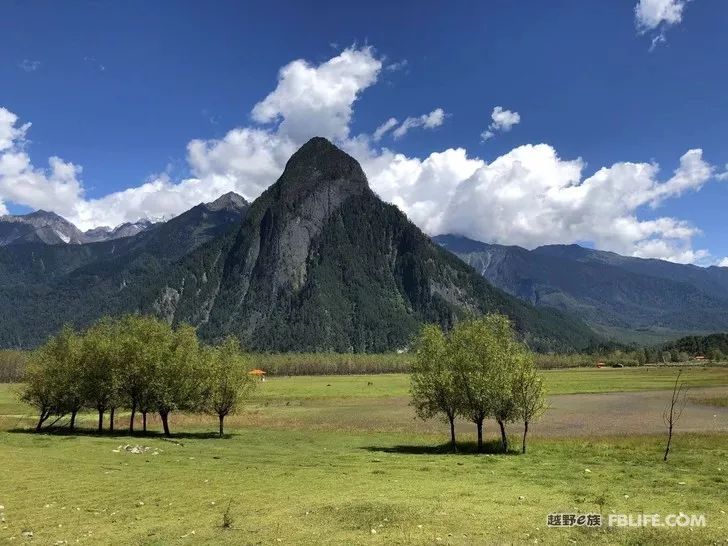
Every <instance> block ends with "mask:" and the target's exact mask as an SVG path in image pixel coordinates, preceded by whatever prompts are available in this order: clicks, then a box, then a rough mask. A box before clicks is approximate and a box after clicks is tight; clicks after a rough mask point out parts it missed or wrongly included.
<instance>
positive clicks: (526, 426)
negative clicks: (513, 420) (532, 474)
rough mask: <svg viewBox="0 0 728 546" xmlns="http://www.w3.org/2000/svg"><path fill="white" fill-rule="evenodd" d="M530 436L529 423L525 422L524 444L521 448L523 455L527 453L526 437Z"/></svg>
mask: <svg viewBox="0 0 728 546" xmlns="http://www.w3.org/2000/svg"><path fill="white" fill-rule="evenodd" d="M527 434H528V421H524V422H523V444H522V446H521V453H526V435H527Z"/></svg>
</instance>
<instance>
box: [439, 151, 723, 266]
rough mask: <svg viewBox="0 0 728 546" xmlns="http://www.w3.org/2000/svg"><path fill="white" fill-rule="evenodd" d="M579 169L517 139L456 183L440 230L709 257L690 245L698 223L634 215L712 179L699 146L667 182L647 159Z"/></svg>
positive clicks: (523, 242) (531, 242) (530, 243)
mask: <svg viewBox="0 0 728 546" xmlns="http://www.w3.org/2000/svg"><path fill="white" fill-rule="evenodd" d="M583 169H584V163H583V161H582V160H581V159H574V160H563V159H561V158H560V157H559V156H558V155H557V153H556V150H554V149H553V148H552V147H551V146H549V145H547V144H538V145H530V144H529V145H525V146H519V147H518V148H515V149H514V150H511V151H510V152H508V153H507V154H504V155H503V156H500V157H499V158H497V159H496V160H494V161H493V162H492V163H490V164H488V165H484V166H483V167H482V168H480V169H478V170H477V171H476V172H475V174H474V175H473V176H472V177H470V178H469V179H467V180H464V181H462V182H461V183H460V184H458V185H457V189H456V191H455V192H454V194H453V195H452V198H451V199H450V201H449V206H448V210H447V211H446V213H445V215H444V218H443V223H442V226H441V231H443V232H455V233H460V234H463V235H466V236H468V237H472V238H474V239H478V240H481V241H487V242H497V243H504V244H516V245H520V246H524V247H527V248H533V247H536V246H539V245H543V244H552V243H576V242H581V241H590V242H593V243H594V244H595V245H596V247H597V248H600V249H605V250H612V251H615V252H618V253H620V254H627V255H632V256H641V257H651V258H663V259H668V260H672V261H678V262H693V261H698V260H700V259H702V258H705V257H707V255H708V253H707V251H704V250H697V251H694V250H693V249H692V247H691V239H692V237H693V236H694V235H696V234H697V233H699V230H697V229H696V228H695V227H693V226H691V225H689V224H688V223H687V222H684V221H681V220H678V219H674V218H668V217H659V218H656V219H650V220H640V219H639V218H638V217H637V213H638V211H639V210H640V209H641V208H642V207H644V206H646V205H650V206H657V205H658V204H659V203H660V202H661V201H662V200H664V199H667V198H670V197H677V196H679V195H680V194H681V193H683V192H684V191H687V190H697V189H699V188H700V187H701V186H702V184H704V183H705V182H706V181H707V180H708V179H709V178H710V176H711V174H712V172H711V168H710V166H709V165H708V164H707V163H705V162H704V161H703V159H702V152H701V151H700V150H690V151H688V152H687V153H686V154H684V155H683V157H682V158H681V159H680V166H679V168H678V169H677V170H676V171H675V173H674V174H673V176H672V177H670V178H669V179H668V180H667V181H665V182H660V181H659V180H658V179H657V174H658V167H657V165H655V164H651V163H627V162H620V163H615V164H614V165H612V166H611V167H602V168H601V169H599V170H598V171H597V172H595V173H594V174H592V175H591V176H589V177H587V178H583V177H582V171H583Z"/></svg>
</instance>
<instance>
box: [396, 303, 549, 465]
mask: <svg viewBox="0 0 728 546" xmlns="http://www.w3.org/2000/svg"><path fill="white" fill-rule="evenodd" d="M410 392H411V395H412V405H413V406H414V408H415V410H416V412H417V414H418V416H419V417H421V418H422V419H429V418H432V417H435V416H438V415H439V416H442V417H444V418H445V419H446V420H447V421H448V422H449V424H450V441H451V444H452V447H453V449H457V443H456V439H455V419H456V418H457V417H462V418H464V419H467V420H469V421H472V422H473V423H475V426H476V429H477V434H478V451H482V450H483V422H484V421H485V420H486V419H487V418H492V419H495V421H496V422H497V423H498V425H499V427H500V433H501V447H502V449H503V451H504V452H505V451H507V450H508V436H507V433H506V423H509V422H514V421H522V422H523V438H522V446H521V450H522V452H523V453H525V452H526V436H527V434H528V426H529V424H530V423H531V422H532V421H533V420H534V419H536V418H537V417H539V416H540V415H541V414H542V413H543V411H545V409H546V403H545V399H544V389H543V385H542V382H541V378H540V376H539V374H538V372H537V371H536V366H535V365H534V359H533V354H532V353H531V351H530V350H528V348H527V347H526V346H525V345H524V344H523V343H522V342H520V341H519V340H518V338H517V336H516V334H515V332H514V330H513V328H512V327H511V324H510V321H509V320H508V317H505V316H502V315H495V314H494V315H486V316H484V317H482V318H479V319H477V320H471V321H466V322H461V323H459V324H457V325H456V326H455V327H454V328H453V329H452V330H451V331H450V332H448V333H445V332H443V331H442V330H441V329H440V328H439V327H438V326H425V327H424V328H423V330H422V332H421V333H420V336H419V338H418V341H417V348H416V358H415V361H414V363H413V365H412V375H411V388H410Z"/></svg>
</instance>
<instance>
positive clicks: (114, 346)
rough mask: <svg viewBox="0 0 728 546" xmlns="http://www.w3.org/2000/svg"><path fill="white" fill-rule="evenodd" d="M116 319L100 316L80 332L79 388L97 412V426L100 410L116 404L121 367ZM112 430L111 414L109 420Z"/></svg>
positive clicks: (100, 422)
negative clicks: (82, 333) (80, 368)
mask: <svg viewBox="0 0 728 546" xmlns="http://www.w3.org/2000/svg"><path fill="white" fill-rule="evenodd" d="M119 342H120V331H119V328H118V322H115V321H112V320H111V319H108V318H104V319H102V320H101V321H99V322H98V323H96V324H95V325H94V326H93V327H91V328H90V329H89V330H88V331H87V332H86V333H85V335H84V336H83V349H82V356H81V362H82V366H83V382H82V385H83V387H82V388H83V392H84V397H85V399H86V402H87V404H88V405H89V406H90V407H93V408H94V409H96V411H97V412H98V415H99V418H98V430H99V432H101V431H102V430H103V427H104V414H105V413H106V412H107V411H109V412H111V411H113V409H114V408H116V406H117V405H118V404H119V397H120V385H121V380H122V377H121V370H122V366H123V363H122V362H121V360H120V357H121V352H120V346H119ZM110 423H111V424H110V430H113V415H112V416H111V420H110Z"/></svg>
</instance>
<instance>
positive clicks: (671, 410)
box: [662, 369, 688, 461]
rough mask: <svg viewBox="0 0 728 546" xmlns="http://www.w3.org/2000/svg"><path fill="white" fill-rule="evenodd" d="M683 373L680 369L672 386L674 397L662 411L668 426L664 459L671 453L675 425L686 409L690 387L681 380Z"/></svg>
mask: <svg viewBox="0 0 728 546" xmlns="http://www.w3.org/2000/svg"><path fill="white" fill-rule="evenodd" d="M681 375H682V369H680V370H678V372H677V376H676V377H675V385H674V386H673V388H672V397H671V398H670V402H668V404H667V407H666V408H665V411H663V412H662V419H663V421H664V422H665V426H667V445H666V446H665V456H664V457H663V458H662V460H663V461H667V455H668V454H669V453H670V444H671V443H672V433H673V429H674V428H675V425H676V424H677V422H678V421H679V420H680V417H682V412H683V410H684V409H685V403H686V402H687V393H688V387H687V385H685V383H684V382H681V381H680V376H681Z"/></svg>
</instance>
